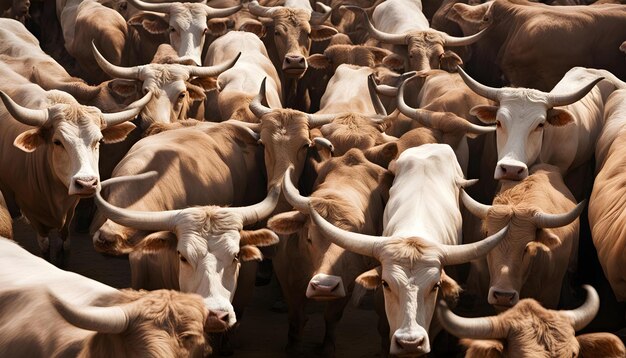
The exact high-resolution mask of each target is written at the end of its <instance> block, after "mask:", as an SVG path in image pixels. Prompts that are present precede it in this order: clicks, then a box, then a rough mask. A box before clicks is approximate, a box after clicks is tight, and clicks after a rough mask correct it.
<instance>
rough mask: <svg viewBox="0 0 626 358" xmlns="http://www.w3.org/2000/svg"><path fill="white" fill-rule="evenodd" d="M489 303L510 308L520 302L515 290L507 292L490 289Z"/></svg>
mask: <svg viewBox="0 0 626 358" xmlns="http://www.w3.org/2000/svg"><path fill="white" fill-rule="evenodd" d="M487 301H488V302H489V304H490V305H494V306H496V309H498V307H501V308H505V309H506V308H509V307H513V306H515V304H516V303H517V302H518V301H519V294H518V293H517V291H515V290H505V289H500V288H496V287H493V286H492V287H490V288H489V297H488V298H487Z"/></svg>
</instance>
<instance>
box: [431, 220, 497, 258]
mask: <svg viewBox="0 0 626 358" xmlns="http://www.w3.org/2000/svg"><path fill="white" fill-rule="evenodd" d="M508 231H509V226H508V225H507V226H505V227H504V228H502V229H501V230H500V231H498V232H497V233H495V234H493V235H491V236H489V237H487V238H485V239H483V240H481V241H478V242H475V243H472V244H465V245H439V248H440V249H441V252H442V255H441V257H442V258H441V263H442V265H444V266H447V265H459V264H463V263H466V262H470V261H472V260H475V259H477V258H480V257H482V256H485V255H487V253H489V251H491V249H493V248H494V247H496V245H498V244H499V243H500V241H501V240H502V239H504V237H506V234H507V232H508Z"/></svg>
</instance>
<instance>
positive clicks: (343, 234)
mask: <svg viewBox="0 0 626 358" xmlns="http://www.w3.org/2000/svg"><path fill="white" fill-rule="evenodd" d="M309 214H310V215H311V219H312V220H313V222H314V223H315V225H317V228H318V229H319V230H320V232H321V233H322V235H324V237H326V238H328V239H329V240H330V241H332V242H333V243H335V244H336V245H338V246H341V247H343V248H344V249H346V250H349V251H352V252H355V253H357V254H361V255H365V256H370V257H374V258H375V257H376V252H375V250H376V248H377V247H378V245H380V244H381V243H382V242H383V241H384V240H386V239H388V238H387V237H384V236H371V235H364V234H358V233H354V232H350V231H346V230H342V229H340V228H338V227H336V226H334V225H333V224H331V223H329V222H328V221H326V219H324V218H323V217H322V216H321V215H320V214H318V213H317V211H315V209H314V208H313V207H311V206H310V204H309Z"/></svg>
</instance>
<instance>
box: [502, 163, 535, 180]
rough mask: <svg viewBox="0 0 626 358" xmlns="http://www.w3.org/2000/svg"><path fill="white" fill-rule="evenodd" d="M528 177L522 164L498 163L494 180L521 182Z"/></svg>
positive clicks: (524, 165) (525, 167)
mask: <svg viewBox="0 0 626 358" xmlns="http://www.w3.org/2000/svg"><path fill="white" fill-rule="evenodd" d="M527 176H528V167H527V166H526V164H524V163H522V162H511V163H499V164H498V165H497V166H496V173H495V175H494V179H496V180H500V179H509V180H522V179H524V178H526V177H527Z"/></svg>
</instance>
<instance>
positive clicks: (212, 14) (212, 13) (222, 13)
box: [204, 4, 242, 19]
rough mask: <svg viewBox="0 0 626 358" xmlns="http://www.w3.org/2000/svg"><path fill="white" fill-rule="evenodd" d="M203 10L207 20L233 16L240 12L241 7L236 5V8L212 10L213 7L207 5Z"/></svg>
mask: <svg viewBox="0 0 626 358" xmlns="http://www.w3.org/2000/svg"><path fill="white" fill-rule="evenodd" d="M204 7H205V10H206V15H207V18H209V19H213V18H216V17H228V16H230V15H233V14H235V13H236V12H237V11H239V10H241V8H242V5H236V6H232V7H226V8H222V9H219V8H214V7H210V6H208V5H206V4H205V5H204Z"/></svg>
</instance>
